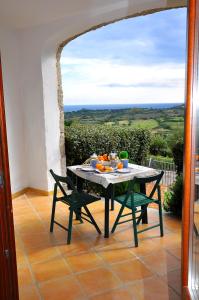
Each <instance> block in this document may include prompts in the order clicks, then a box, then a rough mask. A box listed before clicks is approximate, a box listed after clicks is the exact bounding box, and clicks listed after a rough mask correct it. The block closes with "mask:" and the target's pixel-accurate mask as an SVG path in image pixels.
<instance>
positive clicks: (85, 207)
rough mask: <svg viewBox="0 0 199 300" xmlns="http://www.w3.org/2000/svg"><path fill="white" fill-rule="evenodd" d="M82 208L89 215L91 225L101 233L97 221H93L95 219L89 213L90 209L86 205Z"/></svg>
mask: <svg viewBox="0 0 199 300" xmlns="http://www.w3.org/2000/svg"><path fill="white" fill-rule="evenodd" d="M84 209H85V211H86V213H87V215H88V216H89V218H90V220H91V222H92V223H93V225H94V226H95V228H96V230H97V232H98V233H99V234H101V230H100V229H99V227H98V225H97V223H96V222H95V219H94V218H93V216H92V215H91V213H90V210H89V209H88V207H87V206H86V205H85V206H84Z"/></svg>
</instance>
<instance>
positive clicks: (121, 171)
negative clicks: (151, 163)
mask: <svg viewBox="0 0 199 300" xmlns="http://www.w3.org/2000/svg"><path fill="white" fill-rule="evenodd" d="M117 172H118V173H122V174H126V173H130V172H131V169H129V168H123V169H117Z"/></svg>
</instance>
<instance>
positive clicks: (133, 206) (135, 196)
mask: <svg viewBox="0 0 199 300" xmlns="http://www.w3.org/2000/svg"><path fill="white" fill-rule="evenodd" d="M163 174H164V172H163V171H162V172H161V173H160V174H158V175H155V176H150V177H135V178H134V179H133V180H132V181H131V183H130V185H129V190H128V191H127V193H126V194H124V195H121V196H117V197H114V200H115V201H117V202H119V203H120V204H121V205H122V206H121V208H120V211H119V213H118V216H117V218H116V220H115V223H114V225H113V228H112V231H111V232H112V233H113V232H114V231H115V229H116V227H117V225H119V224H123V223H126V222H129V221H133V230H134V240H135V247H138V234H139V233H141V232H144V231H146V230H149V229H152V228H155V227H160V235H161V236H163V235H164V232H163V220H162V204H161V192H160V181H161V179H162V176H163ZM151 182H152V183H153V184H154V185H153V188H152V191H151V193H150V195H149V196H147V195H145V194H143V193H137V192H134V187H135V184H136V185H137V184H140V185H143V184H146V183H151ZM156 191H157V194H158V200H157V199H153V196H154V194H155V192H156ZM150 203H156V204H158V206H159V223H158V224H156V225H153V226H150V227H147V228H145V229H142V230H139V231H138V229H137V226H138V225H139V223H140V221H141V219H142V217H143V216H144V215H145V214H146V212H147V206H148V205H149V204H150ZM125 207H127V208H129V209H130V210H131V212H130V213H127V214H123V215H122V213H123V210H124V208H125ZM138 207H140V209H138ZM137 213H140V214H139V216H136V214H137ZM129 215H131V216H132V218H131V219H130V220H125V221H121V222H120V221H119V220H120V218H123V217H126V216H129Z"/></svg>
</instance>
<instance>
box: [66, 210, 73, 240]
mask: <svg viewBox="0 0 199 300" xmlns="http://www.w3.org/2000/svg"><path fill="white" fill-rule="evenodd" d="M69 210H70V214H69V222H68V237H67V244H68V245H69V244H70V242H71V234H72V225H73V209H71V208H70V209H69Z"/></svg>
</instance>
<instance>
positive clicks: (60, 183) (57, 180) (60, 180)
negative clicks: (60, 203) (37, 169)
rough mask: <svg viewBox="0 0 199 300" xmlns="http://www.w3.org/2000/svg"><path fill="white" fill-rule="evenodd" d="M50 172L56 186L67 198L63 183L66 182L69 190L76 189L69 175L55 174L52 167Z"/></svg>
mask: <svg viewBox="0 0 199 300" xmlns="http://www.w3.org/2000/svg"><path fill="white" fill-rule="evenodd" d="M50 173H51V175H52V177H53V178H54V180H55V184H56V186H57V187H59V188H60V190H61V192H62V193H63V195H64V196H65V197H66V198H67V194H66V191H65V189H64V187H63V183H64V184H67V186H68V187H69V188H70V190H72V191H77V190H76V188H75V185H74V184H73V182H72V180H71V179H70V177H68V176H66V177H63V176H59V175H57V174H55V173H54V172H53V170H52V169H50Z"/></svg>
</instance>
